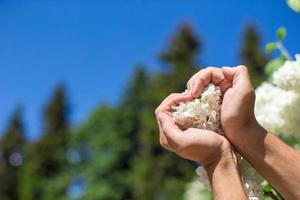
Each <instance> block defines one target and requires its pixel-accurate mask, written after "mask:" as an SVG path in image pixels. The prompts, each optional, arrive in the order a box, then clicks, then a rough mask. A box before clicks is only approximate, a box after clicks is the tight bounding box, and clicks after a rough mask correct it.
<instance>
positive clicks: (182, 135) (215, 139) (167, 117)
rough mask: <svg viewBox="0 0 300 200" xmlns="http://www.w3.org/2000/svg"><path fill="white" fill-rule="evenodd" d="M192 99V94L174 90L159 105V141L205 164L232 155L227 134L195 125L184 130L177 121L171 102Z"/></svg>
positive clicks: (182, 154) (184, 155) (170, 148)
mask: <svg viewBox="0 0 300 200" xmlns="http://www.w3.org/2000/svg"><path fill="white" fill-rule="evenodd" d="M192 99H193V97H192V96H191V95H190V94H185V93H182V94H172V95H170V96H168V97H167V98H166V99H165V100H164V101H163V102H162V103H161V105H160V106H159V107H158V108H157V109H156V111H155V113H156V117H157V119H158V125H159V130H160V144H161V145H162V146H163V147H165V148H166V149H168V150H171V151H173V152H175V153H176V154H178V155H179V156H181V157H183V158H186V159H189V160H193V161H196V162H198V163H200V164H202V165H204V166H208V165H211V164H212V163H214V162H218V161H219V160H220V159H221V158H223V157H224V156H227V157H228V158H231V159H232V152H231V148H230V144H229V142H228V141H227V140H226V139H225V137H223V136H221V135H219V134H217V133H214V132H212V131H207V130H201V129H195V128H189V129H187V130H185V131H182V130H180V129H179V127H178V126H177V125H176V124H175V121H174V120H173V118H172V114H171V111H172V106H175V105H176V104H178V103H180V102H182V101H189V100H192ZM228 155H230V156H228Z"/></svg>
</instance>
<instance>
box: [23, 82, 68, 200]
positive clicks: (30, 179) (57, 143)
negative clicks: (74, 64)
mask: <svg viewBox="0 0 300 200" xmlns="http://www.w3.org/2000/svg"><path fill="white" fill-rule="evenodd" d="M68 111H69V108H68V104H67V99H66V90H65V87H64V86H63V85H58V86H57V87H56V89H55V91H54V94H53V96H52V97H51V99H50V101H49V103H48V104H47V105H46V107H45V112H44V130H43V133H44V134H43V135H42V137H41V138H40V139H39V140H38V141H37V142H35V143H33V144H31V145H30V146H29V147H28V149H27V153H26V162H25V165H24V167H23V169H22V187H21V199H24V200H25V199H49V197H50V196H51V197H52V199H53V198H56V197H57V196H64V195H65V189H66V188H65V187H66V185H64V184H63V185H62V186H61V187H56V186H57V185H56V184H57V182H56V181H57V179H59V178H60V174H61V173H62V172H63V170H64V169H65V168H66V165H67V161H66V150H67V143H68V133H69V130H68V126H69V125H68Z"/></svg>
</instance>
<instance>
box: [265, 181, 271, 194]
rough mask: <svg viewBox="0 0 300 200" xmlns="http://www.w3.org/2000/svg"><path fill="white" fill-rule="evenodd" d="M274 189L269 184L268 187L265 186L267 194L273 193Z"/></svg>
mask: <svg viewBox="0 0 300 200" xmlns="http://www.w3.org/2000/svg"><path fill="white" fill-rule="evenodd" d="M272 189H273V188H272V186H271V185H270V184H269V183H268V184H267V185H265V186H264V191H265V192H270V191H272Z"/></svg>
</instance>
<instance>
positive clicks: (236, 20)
mask: <svg viewBox="0 0 300 200" xmlns="http://www.w3.org/2000/svg"><path fill="white" fill-rule="evenodd" d="M299 19H300V15H297V14H296V13H295V12H293V11H292V10H291V9H290V8H289V7H288V6H287V4H286V2H285V1H283V0H282V1H274V0H261V1H251V0H244V1H239V0H231V1H225V0H218V1H213V2H212V1H203V0H201V1H196V0H195V1H193V0H191V1H182V0H175V1H141V0H133V1H77V0H73V1H67V0H65V1H46V0H45V1H35V0H29V1H14V0H10V1H6V0H2V1H0V91H1V93H0V94H2V95H1V98H0V108H1V110H0V132H1V139H0V199H1V200H2V199H3V200H10V199H24V200H29V199H49V200H50V199H104V200H105V199H109V200H110V199H112V200H113V199H145V200H148V199H149V200H153V199H157V200H165V199H166V200H167V199H172V200H176V199H183V198H184V193H185V190H186V186H187V184H188V183H189V182H190V181H191V180H193V177H194V166H193V165H192V164H191V163H189V162H188V161H186V160H183V159H180V158H178V157H177V156H175V155H173V154H172V153H169V152H167V151H165V150H163V149H162V148H161V147H160V146H159V141H158V130H157V127H156V121H155V118H154V109H155V107H156V106H158V105H159V103H160V102H161V100H162V99H163V98H164V97H166V96H167V95H168V94H169V93H171V92H181V91H184V89H185V84H186V81H187V80H188V79H189V77H190V76H191V75H192V74H194V73H195V72H197V71H198V70H199V69H201V68H202V67H205V66H224V65H226V66H234V65H238V64H245V65H247V66H248V67H249V71H250V74H251V79H252V81H253V83H254V85H255V86H257V85H259V84H260V83H261V82H262V81H263V80H265V79H266V74H265V69H264V67H265V65H266V64H267V62H268V61H269V60H270V59H271V58H273V57H276V56H277V54H276V52H275V53H273V54H266V53H264V50H263V48H264V45H265V43H266V42H268V41H274V40H276V38H275V35H274V32H275V31H276V29H277V28H278V27H280V26H282V25H284V26H285V27H286V28H287V30H288V37H287V38H286V39H285V46H286V47H287V48H288V49H289V51H290V53H291V54H292V55H293V54H295V53H297V51H299V44H300V37H299V35H300V28H299V25H300V23H299Z"/></svg>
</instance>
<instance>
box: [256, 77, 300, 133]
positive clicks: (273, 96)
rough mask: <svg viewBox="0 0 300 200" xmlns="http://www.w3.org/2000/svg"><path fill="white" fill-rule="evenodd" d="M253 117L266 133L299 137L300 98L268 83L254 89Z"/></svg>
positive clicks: (291, 92) (289, 91) (291, 91)
mask: <svg viewBox="0 0 300 200" xmlns="http://www.w3.org/2000/svg"><path fill="white" fill-rule="evenodd" d="M255 92H256V101H255V116H256V119H257V121H258V122H259V123H260V125H262V126H263V127H264V128H265V129H267V130H268V131H270V132H272V133H274V134H276V135H278V134H286V135H298V136H299V135H300V126H299V124H300V117H299V115H300V96H299V94H298V93H297V92H296V91H294V90H283V89H281V88H279V87H276V86H274V85H272V84H269V83H263V84H262V85H261V86H259V87H258V88H257V89H256V91H255Z"/></svg>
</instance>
